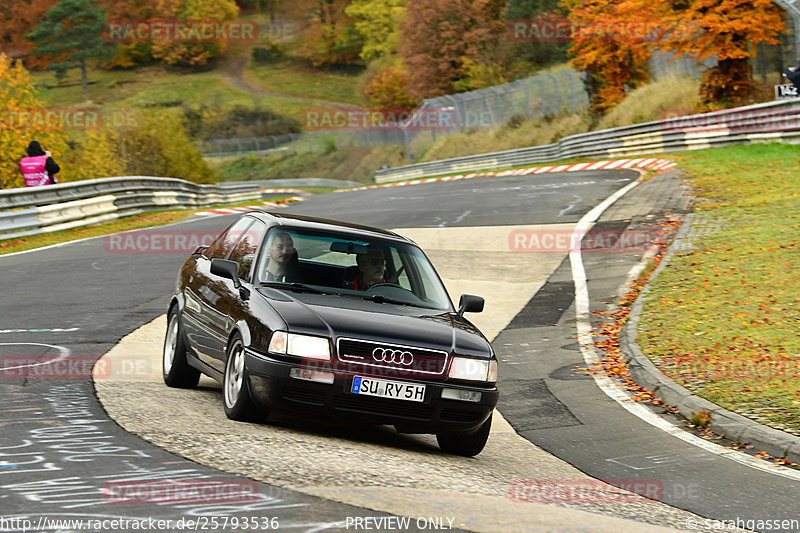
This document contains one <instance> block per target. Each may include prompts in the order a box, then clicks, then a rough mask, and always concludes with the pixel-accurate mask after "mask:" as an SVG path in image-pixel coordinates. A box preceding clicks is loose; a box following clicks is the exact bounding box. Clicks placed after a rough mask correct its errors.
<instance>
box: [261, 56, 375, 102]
mask: <svg viewBox="0 0 800 533" xmlns="http://www.w3.org/2000/svg"><path fill="white" fill-rule="evenodd" d="M361 77H362V71H361V69H349V70H330V69H329V70H326V69H315V68H313V67H312V66H311V65H309V64H306V63H305V62H304V61H301V60H297V59H284V60H281V61H276V62H274V63H268V64H264V65H259V64H258V63H256V62H255V61H253V60H251V61H250V64H249V65H248V66H247V68H246V69H245V78H246V79H247V80H248V81H250V83H252V84H253V85H255V86H257V87H261V88H263V89H266V90H268V91H272V92H275V93H279V94H288V95H292V96H299V97H303V98H314V99H320V100H329V101H332V102H342V103H346V104H353V105H358V106H366V105H367V99H366V97H365V96H364V94H363V93H362V92H361V91H360V90H359V86H360V81H361Z"/></svg>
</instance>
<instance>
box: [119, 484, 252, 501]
mask: <svg viewBox="0 0 800 533" xmlns="http://www.w3.org/2000/svg"><path fill="white" fill-rule="evenodd" d="M103 496H104V498H105V501H106V502H107V503H127V504H166V503H171V504H188V503H208V504H218V503H253V502H255V501H256V500H257V499H258V484H257V483H256V482H255V481H238V480H236V481H170V480H166V481H109V482H108V483H106V484H105V486H104V487H103Z"/></svg>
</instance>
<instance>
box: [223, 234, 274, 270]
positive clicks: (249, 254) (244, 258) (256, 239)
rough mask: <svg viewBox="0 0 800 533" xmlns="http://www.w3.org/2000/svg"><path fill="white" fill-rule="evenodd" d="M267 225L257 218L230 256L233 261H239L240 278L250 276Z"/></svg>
mask: <svg viewBox="0 0 800 533" xmlns="http://www.w3.org/2000/svg"><path fill="white" fill-rule="evenodd" d="M266 232H267V225H266V224H264V223H263V222H260V221H258V220H256V221H255V222H253V225H252V226H250V227H249V228H247V231H245V233H244V235H242V238H241V239H240V240H239V242H238V243H236V246H235V247H234V248H233V251H232V252H231V254H230V255H229V256H228V259H230V260H231V261H236V262H237V263H239V278H241V279H243V280H246V279H248V278H249V276H250V267H251V266H252V264H253V260H254V259H255V258H256V253H257V252H258V247H259V246H260V245H261V243H262V242H263V241H264V234H265V233H266Z"/></svg>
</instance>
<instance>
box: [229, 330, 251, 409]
mask: <svg viewBox="0 0 800 533" xmlns="http://www.w3.org/2000/svg"><path fill="white" fill-rule="evenodd" d="M222 396H223V404H224V405H225V415H226V416H227V417H228V418H230V419H231V420H242V421H250V420H255V419H256V418H258V409H257V407H256V405H255V404H254V403H253V400H252V398H251V397H250V386H249V385H248V383H247V367H246V366H245V363H244V344H243V343H242V338H241V337H240V336H239V335H238V334H236V335H235V336H234V337H233V338H232V339H231V342H230V344H229V345H228V353H227V357H226V359H225V377H224V378H223V380H222Z"/></svg>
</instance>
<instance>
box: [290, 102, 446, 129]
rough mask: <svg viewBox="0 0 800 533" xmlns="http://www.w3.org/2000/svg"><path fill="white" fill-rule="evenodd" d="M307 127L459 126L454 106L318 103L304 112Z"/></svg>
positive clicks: (304, 122)
mask: <svg viewBox="0 0 800 533" xmlns="http://www.w3.org/2000/svg"><path fill="white" fill-rule="evenodd" d="M302 122H303V126H304V127H305V129H306V130H308V131H322V130H339V131H382V130H383V131H386V130H406V131H451V130H453V129H454V128H455V127H456V113H455V109H454V108H452V107H436V108H433V107H431V108H421V109H359V108H347V109H345V108H338V107H330V108H325V107H318V108H311V109H306V110H304V111H303V113H302Z"/></svg>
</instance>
